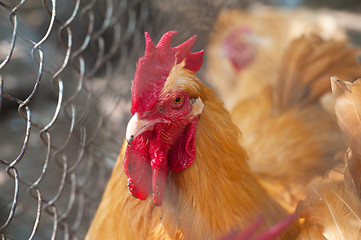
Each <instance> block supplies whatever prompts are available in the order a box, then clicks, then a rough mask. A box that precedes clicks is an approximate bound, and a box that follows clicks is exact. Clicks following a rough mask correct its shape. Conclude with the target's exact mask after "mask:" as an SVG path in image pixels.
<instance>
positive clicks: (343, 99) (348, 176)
mask: <svg viewBox="0 0 361 240" xmlns="http://www.w3.org/2000/svg"><path fill="white" fill-rule="evenodd" d="M331 83H332V91H333V94H334V97H335V112H336V115H337V120H338V122H339V125H340V127H341V129H342V130H343V132H344V134H345V137H346V140H347V143H348V146H349V150H348V151H347V152H346V154H345V160H346V164H345V165H344V167H341V168H342V169H343V171H344V174H342V178H341V180H336V179H335V178H334V177H328V178H327V179H317V180H316V181H314V182H313V183H312V185H311V186H310V189H309V191H308V194H307V199H306V200H305V201H304V202H302V203H301V204H300V206H299V212H300V216H302V217H304V218H305V219H306V222H305V227H304V229H303V231H302V233H301V235H300V236H299V239H310V238H315V236H323V237H324V238H325V239H360V238H361V198H360V196H361V195H360V178H361V170H360V168H359V166H360V163H361V156H360V154H359V151H360V150H359V146H360V145H359V143H360V137H361V135H360V133H361V132H360V127H361V123H360V118H359V109H360V104H361V102H360V98H359V96H360V88H359V86H360V80H357V81H356V82H354V83H350V82H342V81H341V80H337V79H336V78H332V80H331Z"/></svg>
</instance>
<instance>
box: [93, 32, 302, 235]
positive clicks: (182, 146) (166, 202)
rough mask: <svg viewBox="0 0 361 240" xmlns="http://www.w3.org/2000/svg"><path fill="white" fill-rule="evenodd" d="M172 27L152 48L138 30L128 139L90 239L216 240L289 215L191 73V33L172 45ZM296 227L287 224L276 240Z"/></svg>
mask: <svg viewBox="0 0 361 240" xmlns="http://www.w3.org/2000/svg"><path fill="white" fill-rule="evenodd" d="M176 33H177V32H176V31H170V32H168V33H166V34H164V35H163V37H162V38H161V39H160V41H159V43H158V44H157V45H156V46H155V45H154V44H153V41H152V40H151V38H150V36H149V34H148V33H146V34H145V39H146V49H145V54H144V55H145V56H144V57H142V58H141V59H140V60H139V61H138V65H137V70H136V73H135V77H134V82H133V85H132V108H131V113H132V115H133V116H132V118H131V119H130V121H129V123H128V126H127V130H126V142H125V143H124V145H123V148H122V150H121V152H120V154H119V157H118V160H117V163H116V165H115V167H114V170H113V173H112V175H111V178H110V180H109V182H108V185H107V187H106V189H105V192H104V195H103V198H102V201H101V203H100V205H99V208H98V210H97V213H96V215H95V218H94V220H93V222H92V224H91V226H90V229H89V231H88V233H87V236H86V239H88V240H90V239H217V238H220V237H222V236H225V235H227V234H228V233H229V232H231V231H233V230H239V229H240V230H242V229H247V228H248V227H249V224H250V223H252V222H255V221H256V220H257V219H258V218H259V217H260V216H262V218H263V219H264V224H262V227H261V228H260V229H259V231H260V232H263V231H265V230H266V229H269V228H271V227H272V226H274V225H276V224H277V223H279V222H281V221H282V220H283V219H286V218H287V216H288V213H287V212H286V211H285V210H284V209H283V208H282V207H281V206H280V205H279V204H278V203H277V202H276V201H275V200H274V199H273V198H272V197H271V196H270V195H269V194H268V193H267V191H266V190H265V189H264V188H263V187H262V186H261V185H260V183H259V182H258V180H257V179H256V177H255V176H254V174H253V173H252V172H251V170H250V168H249V166H248V164H247V163H248V156H247V153H246V151H245V149H244V147H242V146H241V145H240V144H239V142H238V141H237V139H239V138H240V137H241V133H240V131H239V129H238V127H237V126H236V125H235V124H234V123H233V122H232V120H231V116H230V114H229V113H228V112H227V110H226V109H225V108H224V106H223V103H222V102H221V101H220V100H219V99H218V98H217V96H216V94H215V92H214V91H212V90H211V89H210V88H208V87H207V86H206V85H205V84H203V83H202V82H201V81H200V80H199V79H198V78H197V77H196V76H195V75H194V73H195V72H197V71H198V70H199V69H200V67H201V65H202V55H203V51H200V52H196V53H192V52H190V50H191V48H192V47H193V45H194V43H195V41H196V37H195V36H194V37H192V38H190V39H189V40H187V41H186V42H184V43H182V44H181V45H179V46H177V47H173V48H172V47H171V39H172V38H173V36H174V35H175V34H176ZM298 232H299V227H298V224H297V223H295V222H294V223H293V224H291V225H290V226H289V227H288V228H287V230H286V231H285V232H284V233H283V234H282V235H281V236H280V239H294V238H295V237H296V236H297V235H298Z"/></svg>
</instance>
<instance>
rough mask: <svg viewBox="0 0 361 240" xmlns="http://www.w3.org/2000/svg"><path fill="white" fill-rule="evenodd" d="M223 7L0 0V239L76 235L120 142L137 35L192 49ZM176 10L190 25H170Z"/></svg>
mask: <svg viewBox="0 0 361 240" xmlns="http://www.w3.org/2000/svg"><path fill="white" fill-rule="evenodd" d="M223 2H224V4H223ZM230 2H231V3H232V2H235V1H221V0H216V1H211V0H203V1H199V3H198V5H199V6H198V5H197V6H198V8H200V7H201V6H203V5H204V4H202V3H206V5H207V6H210V5H212V6H213V7H211V8H210V9H212V11H204V10H203V11H201V12H202V14H203V15H204V16H199V13H198V12H199V11H197V9H192V11H190V9H188V10H189V11H188V10H187V9H183V8H180V10H177V8H176V6H177V4H178V3H177V1H167V0H155V1H148V0H84V1H83V0H82V1H80V0H74V1H70V0H63V1H58V0H42V1H40V0H38V1H28V0H20V1H18V2H15V1H6V0H3V1H1V0H0V136H1V137H0V192H1V195H0V239H40V240H41V239H62V238H63V239H83V238H84V236H85V234H86V231H87V228H88V227H89V224H90V221H91V219H92V217H93V216H94V213H95V210H96V207H97V204H98V203H99V201H100V197H101V195H102V192H103V190H104V186H105V183H106V181H107V179H108V177H109V173H110V170H111V168H112V166H113V165H114V162H115V160H116V156H117V152H118V151H119V149H120V144H121V142H122V141H123V137H124V126H125V124H126V120H127V119H128V117H129V116H128V114H129V113H128V112H129V107H130V103H129V99H130V94H129V89H130V83H131V81H130V79H131V75H132V74H131V73H133V72H134V68H135V63H136V59H138V58H139V56H140V55H141V54H142V52H143V49H144V45H143V44H144V43H143V42H144V40H143V39H144V36H143V33H144V31H148V32H150V33H151V34H152V36H153V37H154V38H157V37H159V36H160V34H161V33H163V32H165V31H167V30H170V28H175V29H178V30H180V31H181V30H185V31H184V34H180V38H184V39H185V38H186V37H189V36H190V35H193V34H198V35H200V39H199V42H200V44H202V36H205V35H204V34H203V33H204V32H207V31H209V29H210V26H211V25H212V21H213V20H210V19H215V15H216V13H217V11H219V10H217V9H218V8H219V7H220V6H221V5H222V6H229V3H230ZM192 3H193V2H192ZM172 7H174V9H175V11H169V8H172ZM186 12H190V13H196V12H197V14H198V15H197V14H195V15H197V17H200V18H199V19H197V24H195V21H191V20H190V21H188V22H187V21H185V22H184V23H183V24H179V19H184V14H185V13H186ZM177 16H178V17H177ZM170 19H172V20H170ZM182 32H183V31H182ZM202 34H203V35H202ZM203 44H204V42H203Z"/></svg>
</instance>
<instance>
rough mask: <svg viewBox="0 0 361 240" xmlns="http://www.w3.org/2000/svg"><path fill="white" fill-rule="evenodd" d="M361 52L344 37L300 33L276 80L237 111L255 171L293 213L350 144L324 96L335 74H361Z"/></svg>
mask: <svg viewBox="0 0 361 240" xmlns="http://www.w3.org/2000/svg"><path fill="white" fill-rule="evenodd" d="M357 53H358V49H356V48H352V47H350V46H348V43H347V42H344V41H333V40H329V41H325V40H322V39H321V38H320V37H317V36H314V35H312V36H302V37H300V38H297V39H295V40H293V41H292V42H291V43H290V45H289V47H288V48H287V49H286V50H285V54H284V57H283V60H282V63H281V64H280V69H279V70H278V72H277V75H276V76H274V79H273V80H271V81H270V82H273V84H270V86H268V87H267V86H266V87H262V88H261V89H260V90H258V91H259V94H257V95H255V96H252V97H250V98H248V99H245V100H241V101H240V102H239V103H238V104H237V105H236V106H235V107H234V109H233V110H232V111H231V114H232V118H233V120H234V121H235V123H236V125H237V126H239V127H240V129H241V131H242V133H243V139H242V140H241V141H242V142H243V143H244V146H245V148H246V150H247V153H248V154H249V156H250V158H249V159H250V161H249V165H250V168H251V170H252V171H253V172H254V173H255V175H256V176H257V177H258V179H260V181H261V182H262V184H263V185H264V186H265V187H266V189H267V190H268V192H270V193H271V194H272V195H273V196H274V197H275V198H276V199H277V200H278V201H279V202H280V203H281V204H282V205H283V206H284V207H286V208H287V209H288V210H289V211H290V212H292V211H293V210H294V209H295V207H296V205H297V203H298V201H299V200H301V199H303V198H304V197H305V190H306V187H307V185H308V184H309V183H310V181H311V180H312V179H313V178H314V177H315V176H323V175H324V174H325V173H326V172H327V171H329V170H330V169H332V168H333V167H334V166H335V165H336V164H337V161H336V160H335V159H334V156H335V155H336V154H337V153H338V152H340V151H344V149H345V145H344V141H343V138H342V135H341V131H340V130H339V127H338V125H337V123H336V121H335V119H334V117H333V115H332V114H331V115H330V114H329V113H327V112H326V111H325V110H324V106H323V105H322V104H321V102H320V97H321V96H323V95H324V94H326V93H327V92H329V91H330V84H329V79H330V77H331V76H333V75H335V76H342V77H343V79H354V78H355V77H357V76H361V67H360V64H359V62H358V61H357ZM267 77H268V76H267V75H266V76H265V78H267ZM253 87H258V86H257V85H255V86H253ZM327 104H328V105H332V102H328V103H327Z"/></svg>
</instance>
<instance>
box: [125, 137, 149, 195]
mask: <svg viewBox="0 0 361 240" xmlns="http://www.w3.org/2000/svg"><path fill="white" fill-rule="evenodd" d="M148 149H149V148H148V145H147V144H145V143H144V139H143V138H142V137H138V138H136V139H135V140H134V141H133V142H132V145H131V146H127V149H126V151H125V157H124V172H125V174H126V175H127V177H128V187H129V191H130V193H131V194H132V195H133V196H134V197H135V198H139V199H142V200H145V199H147V197H148V195H149V194H150V191H151V179H152V169H151V167H150V159H149V150H148Z"/></svg>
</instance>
